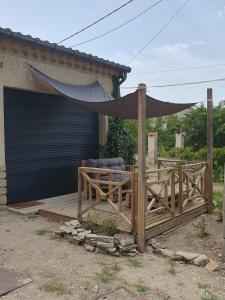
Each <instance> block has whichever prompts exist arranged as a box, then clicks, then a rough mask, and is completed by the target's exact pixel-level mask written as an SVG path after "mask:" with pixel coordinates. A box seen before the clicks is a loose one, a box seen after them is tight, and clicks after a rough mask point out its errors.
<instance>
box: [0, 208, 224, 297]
mask: <svg viewBox="0 0 225 300" xmlns="http://www.w3.org/2000/svg"><path fill="white" fill-rule="evenodd" d="M208 226H209V233H210V235H209V236H208V237H207V238H204V239H200V238H198V237H197V235H196V233H195V232H193V228H192V224H191V222H190V223H188V224H186V225H184V226H182V227H180V228H178V229H176V230H174V231H172V232H170V233H168V234H166V235H162V236H161V237H160V238H159V240H160V239H161V240H162V241H163V242H165V243H166V244H167V246H168V248H171V249H182V250H188V251H192V252H196V251H199V252H201V253H204V254H207V255H209V257H212V258H216V259H218V254H219V253H220V247H221V241H220V240H221V237H222V226H221V224H218V223H217V222H216V221H215V220H214V219H213V218H212V217H210V218H209V219H208ZM58 227H59V224H58V223H54V222H49V221H48V220H46V219H44V218H42V217H40V216H38V217H35V218H32V217H28V216H21V215H18V214H14V213H12V212H8V211H7V210H0V232H1V239H0V264H1V267H4V268H6V269H8V270H14V271H17V272H20V273H21V274H23V275H25V276H28V277H30V278H32V280H33V281H32V283H30V284H27V285H26V286H23V287H21V288H19V289H17V290H16V291H13V292H11V293H9V294H8V295H6V296H4V297H2V299H5V300H11V299H18V300H26V299H31V300H36V299H37V300H39V299H41V300H45V299H49V300H51V299H54V300H55V299H60V300H61V299H62V300H63V299H74V300H76V299H79V300H84V299H85V300H92V299H93V300H94V299H108V300H114V299H116V300H120V299H123V300H125V299H131V300H137V299H144V300H147V299H153V300H158V299H162V300H163V299H164V300H165V299H183V300H189V299H192V300H197V299H202V300H206V299H209V300H215V299H225V275H224V273H223V272H222V271H219V272H215V273H214V274H210V273H209V272H208V271H207V270H205V268H199V267H195V266H191V265H184V264H180V263H176V264H175V266H173V267H171V265H170V264H169V262H168V259H166V258H162V257H157V256H155V255H154V254H152V253H151V250H150V248H149V251H148V252H147V253H145V254H144V255H143V256H137V257H136V258H135V261H134V259H133V258H127V257H122V258H114V257H110V256H105V255H102V254H93V253H89V252H87V251H86V250H85V249H84V248H83V247H79V246H75V245H72V244H69V243H68V242H67V241H66V240H64V239H60V240H59V239H52V234H51V233H50V232H47V233H46V232H45V231H46V230H47V231H52V230H56V229H58ZM40 229H43V230H44V231H43V232H44V233H46V234H44V235H38V234H37V232H36V230H40ZM115 263H116V264H117V272H116V274H114V275H115V277H114V278H111V282H108V283H103V282H102V281H101V280H100V279H99V276H98V275H97V273H99V274H101V275H102V274H104V270H105V268H106V267H107V268H111V267H112V266H114V264H115ZM171 268H173V270H172V271H171ZM46 283H47V284H49V285H50V286H51V285H53V284H54V285H58V284H63V288H62V287H61V289H60V291H61V295H57V294H56V292H54V291H50V292H49V291H46V290H45V289H44V285H45V284H46ZM200 287H201V288H200ZM206 289H207V290H208V291H209V293H211V296H210V297H211V298H206V297H205V296H204V290H206ZM138 290H139V291H138ZM208 296H209V294H208ZM216 296H217V297H216Z"/></svg>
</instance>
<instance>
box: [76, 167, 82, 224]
mask: <svg viewBox="0 0 225 300" xmlns="http://www.w3.org/2000/svg"><path fill="white" fill-rule="evenodd" d="M81 176H82V175H81V172H80V168H78V178H77V179H78V210H77V218H78V219H79V220H80V221H82V177H81Z"/></svg>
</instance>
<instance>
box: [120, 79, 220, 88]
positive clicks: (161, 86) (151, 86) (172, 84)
mask: <svg viewBox="0 0 225 300" xmlns="http://www.w3.org/2000/svg"><path fill="white" fill-rule="evenodd" d="M219 81H225V78H218V79H211V80H202V81H191V82H182V83H171V84H164V85H147V87H148V88H164V87H173V86H184V85H194V84H202V83H210V82H219ZM136 88H138V87H137V86H121V89H136Z"/></svg>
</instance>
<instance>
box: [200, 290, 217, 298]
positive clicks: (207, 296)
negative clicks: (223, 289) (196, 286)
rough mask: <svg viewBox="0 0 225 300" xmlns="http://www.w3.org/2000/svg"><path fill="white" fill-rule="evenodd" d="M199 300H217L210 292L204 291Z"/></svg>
mask: <svg viewBox="0 0 225 300" xmlns="http://www.w3.org/2000/svg"><path fill="white" fill-rule="evenodd" d="M201 300H218V297H217V296H216V295H214V294H212V293H211V292H209V291H206V292H205V295H203V296H202V297H201Z"/></svg>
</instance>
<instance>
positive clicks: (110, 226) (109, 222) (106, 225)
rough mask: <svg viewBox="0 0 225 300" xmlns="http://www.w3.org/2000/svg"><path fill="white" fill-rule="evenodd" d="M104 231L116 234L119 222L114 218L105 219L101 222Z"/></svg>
mask: <svg viewBox="0 0 225 300" xmlns="http://www.w3.org/2000/svg"><path fill="white" fill-rule="evenodd" d="M101 227H102V230H103V232H105V233H106V234H108V235H114V234H116V232H117V224H116V221H115V220H113V219H105V220H103V222H102V224H101Z"/></svg>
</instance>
